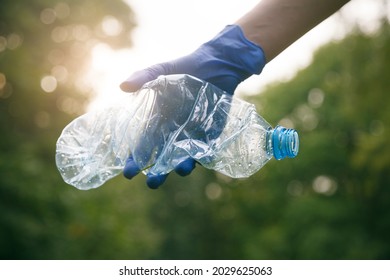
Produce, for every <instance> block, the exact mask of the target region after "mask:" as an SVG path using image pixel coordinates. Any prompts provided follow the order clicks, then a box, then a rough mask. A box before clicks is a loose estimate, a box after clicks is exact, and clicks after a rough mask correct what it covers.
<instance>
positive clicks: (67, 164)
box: [56, 75, 299, 190]
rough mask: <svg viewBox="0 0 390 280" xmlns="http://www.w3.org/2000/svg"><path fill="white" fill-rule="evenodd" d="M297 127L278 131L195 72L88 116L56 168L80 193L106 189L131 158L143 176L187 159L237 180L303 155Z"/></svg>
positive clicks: (75, 125) (62, 148)
mask: <svg viewBox="0 0 390 280" xmlns="http://www.w3.org/2000/svg"><path fill="white" fill-rule="evenodd" d="M298 147H299V140H298V134H297V132H296V131H295V130H294V129H286V128H283V127H281V126H277V127H276V128H275V129H273V128H272V127H271V125H270V124H268V123H267V122H266V121H265V120H264V119H263V118H262V117H261V116H259V115H258V114H257V113H256V110H255V106H254V105H253V104H250V103H248V102H245V101H243V100H241V99H239V98H237V97H233V96H231V95H229V94H227V93H225V92H224V91H222V90H221V89H219V88H217V87H215V86H214V85H212V84H210V83H207V82H204V81H202V80H199V79H197V78H195V77H192V76H189V75H169V76H160V77H159V78H158V79H156V80H154V81H152V82H149V83H147V84H145V85H144V86H143V87H142V88H141V89H140V90H139V91H137V92H136V93H133V94H129V95H124V97H123V98H122V99H120V100H118V102H117V103H116V104H114V105H112V106H109V107H107V108H106V109H104V110H102V111H92V112H88V113H86V114H85V115H82V116H80V117H78V118H77V119H75V120H74V121H73V122H71V123H70V124H69V125H68V126H67V127H65V128H64V130H63V132H62V134H61V136H60V137H59V139H58V141H57V151H56V164H57V167H58V169H59V171H60V173H61V175H62V177H63V179H64V181H65V182H67V183H68V184H70V185H73V186H75V187H76V188H78V189H83V190H85V189H91V188H96V187H99V186H101V185H102V184H103V183H104V182H106V181H107V180H108V179H110V178H112V177H114V176H116V175H118V174H119V173H121V172H122V170H123V168H124V166H125V163H126V160H127V158H128V157H129V156H130V155H131V156H132V157H133V159H134V160H135V161H136V162H137V164H138V166H139V167H140V169H141V170H142V171H143V173H145V174H146V173H151V174H155V175H157V174H166V173H169V172H170V171H172V170H173V169H174V167H175V166H176V165H177V164H178V163H180V162H181V161H183V160H184V159H186V158H188V157H189V156H190V157H192V158H194V159H195V160H196V161H197V162H198V163H200V164H201V165H203V166H204V167H206V168H209V169H214V170H216V171H219V172H221V173H223V174H225V175H228V176H230V177H233V178H244V177H249V176H250V175H252V174H254V173H255V172H257V171H258V170H259V169H260V168H261V167H262V166H264V164H266V163H267V162H268V161H269V160H270V159H271V158H272V157H275V158H276V159H283V158H285V157H290V158H293V157H295V156H296V155H297V153H298Z"/></svg>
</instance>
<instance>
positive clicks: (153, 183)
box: [146, 174, 168, 189]
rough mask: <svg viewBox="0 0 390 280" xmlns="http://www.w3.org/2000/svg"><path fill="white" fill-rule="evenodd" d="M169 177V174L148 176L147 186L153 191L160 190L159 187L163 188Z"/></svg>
mask: <svg viewBox="0 0 390 280" xmlns="http://www.w3.org/2000/svg"><path fill="white" fill-rule="evenodd" d="M167 177H168V174H164V175H147V179H146V184H147V185H148V187H149V188H151V189H158V187H159V186H161V185H162V184H163V183H164V182H165V180H166V179H167Z"/></svg>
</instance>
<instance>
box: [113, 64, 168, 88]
mask: <svg viewBox="0 0 390 280" xmlns="http://www.w3.org/2000/svg"><path fill="white" fill-rule="evenodd" d="M168 69H169V67H167V65H166V64H156V65H153V66H151V67H148V68H146V69H143V70H140V71H137V72H134V73H133V74H132V75H131V76H130V77H128V78H127V79H126V80H125V81H124V82H122V83H121V84H120V88H121V89H122V90H123V91H126V92H134V91H137V90H139V89H140V88H141V87H142V86H143V85H144V84H145V83H147V82H150V81H153V80H155V79H157V78H158V76H160V75H168V74H170V72H169V70H168Z"/></svg>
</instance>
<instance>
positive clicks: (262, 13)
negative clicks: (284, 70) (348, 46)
mask: <svg viewBox="0 0 390 280" xmlns="http://www.w3.org/2000/svg"><path fill="white" fill-rule="evenodd" d="M347 2H349V0H262V1H261V2H260V3H259V4H258V5H257V6H256V7H255V8H254V9H253V10H251V11H250V12H249V13H247V14H246V15H244V16H243V17H242V18H240V19H239V20H238V21H237V22H236V24H238V25H239V26H240V27H241V28H242V30H243V31H244V34H245V36H246V37H247V38H248V39H249V40H250V41H252V42H254V43H256V44H258V45H260V46H261V47H262V49H263V50H264V53H265V56H266V58H267V61H268V62H269V61H271V60H272V59H273V58H274V57H276V56H277V55H278V54H279V53H281V52H282V51H283V50H284V49H285V48H287V47H288V46H289V45H291V44H292V43H293V42H295V41H296V40H297V39H299V38H300V37H301V36H302V35H304V34H305V33H306V32H308V31H309V30H310V29H312V28H313V27H315V26H316V25H317V24H319V23H320V22H322V21H323V20H325V19H326V18H328V17H329V16H330V15H332V14H333V13H335V12H336V11H337V10H339V9H340V8H341V7H342V6H343V5H344V4H346V3H347Z"/></svg>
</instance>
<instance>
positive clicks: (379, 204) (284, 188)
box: [0, 0, 390, 259]
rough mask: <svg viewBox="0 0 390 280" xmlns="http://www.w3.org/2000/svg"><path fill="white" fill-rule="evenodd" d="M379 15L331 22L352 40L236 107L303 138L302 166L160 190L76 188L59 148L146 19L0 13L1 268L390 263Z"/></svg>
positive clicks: (119, 11)
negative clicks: (190, 262) (117, 262)
mask: <svg viewBox="0 0 390 280" xmlns="http://www.w3.org/2000/svg"><path fill="white" fill-rule="evenodd" d="M132 2H135V0H133V1H132ZM189 2H191V3H192V1H189ZM352 2H353V1H352ZM360 2H362V1H360ZM370 2H371V1H370ZM129 3H130V5H129ZM138 3H139V1H138ZM375 3H376V4H377V5H379V7H380V9H378V13H377V17H376V23H375V24H374V25H367V24H366V23H365V22H354V23H353V22H352V23H351V22H350V21H349V20H348V16H347V15H346V13H345V12H344V13H342V12H341V13H338V14H337V15H336V16H337V18H338V24H340V26H342V24H343V23H344V24H345V23H347V24H348V26H349V28H348V30H347V32H344V33H343V35H342V36H336V37H337V38H333V39H334V40H331V41H329V42H328V43H326V44H325V45H323V46H322V47H320V48H318V49H317V50H316V51H315V52H314V53H313V54H311V57H312V58H311V60H310V63H307V65H305V67H301V69H300V70H299V71H296V72H295V73H294V75H291V74H290V76H289V78H288V79H287V78H286V77H284V78H282V79H279V80H277V79H275V81H273V82H272V83H271V82H268V83H267V85H266V86H261V87H258V88H256V87H254V88H252V89H251V91H252V94H251V95H248V96H245V97H244V98H245V99H247V100H249V101H251V102H253V103H254V104H255V105H256V107H257V109H258V111H259V113H261V114H262V115H263V116H264V117H265V118H266V119H267V120H268V121H269V122H270V123H271V124H272V125H276V124H282V125H285V126H289V127H294V128H296V129H297V130H298V131H299V133H300V138H301V149H300V154H299V156H298V157H297V158H296V159H293V160H284V161H280V162H277V161H271V162H270V163H268V164H267V166H265V167H264V168H263V169H262V170H261V171H260V172H258V173H257V174H255V175H254V176H252V177H251V178H249V179H245V180H233V179H230V178H228V177H225V176H222V175H220V174H217V173H215V172H213V171H210V170H205V169H203V168H201V167H197V168H196V169H195V171H194V172H193V174H192V175H191V176H190V177H185V178H182V177H179V176H177V175H175V174H172V175H170V176H169V178H168V180H167V182H166V183H165V184H164V185H163V187H161V188H160V189H158V190H150V189H148V188H147V187H146V185H145V182H144V181H145V177H143V176H142V175H141V176H138V177H137V178H135V179H133V180H132V181H128V180H125V179H124V178H123V177H121V176H119V177H117V178H115V179H113V180H111V181H109V182H108V183H106V184H105V185H104V186H102V187H100V188H98V189H95V190H91V191H80V190H77V189H75V188H73V187H71V186H69V185H67V184H65V183H64V182H63V181H62V179H61V177H60V174H59V173H58V171H57V169H56V166H55V162H54V154H55V143H56V140H57V138H58V136H59V135H60V133H61V131H62V129H63V127H64V126H65V125H66V124H67V123H69V122H70V121H71V120H72V119H74V118H75V117H77V116H78V115H80V114H82V113H83V112H85V111H86V110H87V109H88V108H89V106H90V104H91V102H93V101H94V100H96V99H97V95H98V93H99V88H100V90H101V88H102V87H103V86H102V85H101V84H100V83H99V79H96V76H95V79H94V78H93V77H94V76H93V73H95V74H96V72H97V73H98V74H99V75H103V74H102V73H103V72H102V65H107V67H106V68H107V69H106V70H107V72H115V69H114V68H112V66H111V64H110V63H109V60H110V58H109V57H106V58H104V59H102V58H101V57H99V54H100V56H102V55H103V54H105V55H107V53H104V52H101V50H102V48H103V49H107V48H109V49H110V50H115V51H117V52H121V49H124V48H126V49H128V48H130V47H131V46H132V44H133V43H135V41H134V38H137V37H134V36H133V35H134V30H135V28H136V25H137V23H138V22H139V19H138V20H137V15H136V13H135V12H134V10H133V9H132V8H131V1H130V2H123V1H120V0H111V1H91V0H77V1H76V0H59V1H55V0H34V1H23V0H3V1H2V2H1V9H0V129H1V130H0V131H1V138H0V258H1V259H389V258H390V237H389V232H390V146H389V141H388V139H389V137H390V131H389V120H390V105H389V104H390V94H389V92H390V79H389V78H390V74H389V73H390V27H389V12H388V11H389V3H388V1H379V0H378V1H375ZM149 8H150V9H153V6H149ZM167 9H172V7H167ZM367 11H368V10H367ZM177 12H178V13H180V11H177ZM186 12H188V11H186ZM160 13H164V10H161V9H160ZM367 14H368V12H367ZM203 20H207V18H206V19H205V18H203ZM229 23H231V22H229ZM155 24H156V25H158V24H159V23H158V22H157V23H155ZM177 24H178V25H185V22H183V20H181V21H178V23H177ZM226 24H228V23H226ZM334 27H335V29H334V32H335V33H337V32H338V31H337V25H334ZM328 31H329V30H328ZM139 32H140V30H139V31H138V33H139ZM161 32H167V30H165V29H161ZM170 32H172V30H170ZM332 32H333V31H332V30H330V33H332ZM177 38H178V41H177V42H171V44H180V41H179V39H180V36H178V37H177ZM336 39H337V40H336ZM156 40H157V39H156ZM163 40H164V38H163V37H161V38H158V40H157V41H156V42H154V43H155V47H156V52H158V49H157V48H158V47H159V46H160V47H161V46H164V43H163ZM159 41H161V43H162V45H159ZM199 43H202V42H199ZM147 59H148V58H146V57H145V61H147V62H148V60H147ZM104 62H107V64H104ZM156 62H157V61H156ZM119 63H120V62H118V64H119ZM123 63H128V61H127V60H124V61H123ZM144 63H145V62H144ZM96 65H98V66H99V67H98V68H97V69H96V67H95V70H91V69H92V68H93V66H96ZM145 66H146V65H145ZM118 67H120V68H123V65H121V66H119V65H118ZM277 67H280V68H288V67H290V66H289V63H285V65H282V64H279V66H278V65H276V66H275V65H274V66H273V67H270V69H271V68H273V69H275V68H277ZM130 69H131V67H130V66H129V70H130ZM94 71H95V72H94ZM267 71H268V70H267V68H266V69H265V70H264V73H263V74H264V75H265V76H266V75H267V73H268V72H267ZM280 71H281V72H283V71H284V70H283V71H282V70H280ZM91 73H92V74H91ZM128 74H130V72H129V73H128ZM91 77H92V78H91ZM121 78H124V77H121ZM256 79H259V80H260V79H261V76H260V77H256ZM111 86H113V87H117V85H111ZM115 90H116V89H115ZM113 91H114V90H113ZM242 91H245V89H244V90H242ZM253 93H257V94H253Z"/></svg>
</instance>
